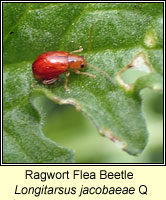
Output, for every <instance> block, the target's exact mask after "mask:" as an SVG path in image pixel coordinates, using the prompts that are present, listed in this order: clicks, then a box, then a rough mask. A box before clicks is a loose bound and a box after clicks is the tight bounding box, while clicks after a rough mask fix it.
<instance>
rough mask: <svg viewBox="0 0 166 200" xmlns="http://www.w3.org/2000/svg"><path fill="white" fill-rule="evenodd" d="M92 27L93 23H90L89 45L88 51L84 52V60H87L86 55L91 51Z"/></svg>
mask: <svg viewBox="0 0 166 200" xmlns="http://www.w3.org/2000/svg"><path fill="white" fill-rule="evenodd" d="M93 25H94V23H92V25H91V27H90V33H89V44H88V50H87V52H86V56H85V60H86V59H87V57H88V53H89V50H90V49H91V45H92V32H93Z"/></svg>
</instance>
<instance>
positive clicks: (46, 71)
mask: <svg viewBox="0 0 166 200" xmlns="http://www.w3.org/2000/svg"><path fill="white" fill-rule="evenodd" d="M91 35H92V27H91V31H90V39H89V46H88V51H89V49H90V46H91ZM82 50H83V48H82V47H80V49H79V50H76V51H72V52H71V53H67V52H65V51H48V52H45V53H43V54H41V55H40V56H38V57H37V58H36V60H35V61H34V62H33V64H32V72H33V75H34V77H35V78H36V79H37V80H39V81H42V83H43V84H46V85H47V84H52V83H54V82H55V81H56V80H58V78H59V75H60V74H62V73H64V72H65V73H66V80H65V90H66V91H68V90H69V89H68V87H67V82H68V77H69V75H70V72H69V69H70V68H71V69H73V71H74V72H75V73H76V74H83V75H86V76H89V77H92V78H95V75H92V74H89V73H86V72H80V71H79V68H85V67H86V65H88V66H90V67H92V68H95V69H96V70H98V71H99V72H101V73H103V74H104V75H105V76H106V77H107V78H108V79H109V80H110V81H111V82H112V79H111V78H110V76H109V75H108V74H107V73H105V72H104V71H102V70H101V69H99V68H97V67H95V66H93V65H91V64H89V63H86V58H87V55H88V51H87V55H86V57H85V58H84V57H83V56H78V55H76V54H75V53H77V52H81V51H82Z"/></svg>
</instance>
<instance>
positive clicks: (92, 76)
mask: <svg viewBox="0 0 166 200" xmlns="http://www.w3.org/2000/svg"><path fill="white" fill-rule="evenodd" d="M74 72H75V73H76V74H82V75H86V76H89V77H91V78H96V76H95V75H93V74H89V73H86V72H80V71H79V70H75V71H74Z"/></svg>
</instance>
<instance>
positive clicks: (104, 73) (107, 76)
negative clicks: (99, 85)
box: [87, 63, 115, 85]
mask: <svg viewBox="0 0 166 200" xmlns="http://www.w3.org/2000/svg"><path fill="white" fill-rule="evenodd" d="M87 65H88V66H89V67H91V68H93V69H96V70H97V71H99V72H100V73H102V74H103V75H104V76H105V77H106V78H107V79H108V80H109V81H110V82H111V83H112V84H113V85H115V83H114V81H113V80H112V78H111V77H110V76H109V75H108V74H107V73H106V72H104V71H103V70H101V69H99V68H98V67H96V66H94V65H92V64H90V63H87Z"/></svg>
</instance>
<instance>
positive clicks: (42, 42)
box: [3, 3, 163, 163]
mask: <svg viewBox="0 0 166 200" xmlns="http://www.w3.org/2000/svg"><path fill="white" fill-rule="evenodd" d="M3 12H4V27H3V31H4V32H3V33H4V35H3V37H4V38H3V39H4V53H3V58H4V66H3V67H4V74H3V80H4V145H3V146H4V149H3V151H4V155H3V158H4V162H7V163H12V162H17V163H19V162H22V163H24V162H25V163H27V162H29V163H48V162H50V163H61V162H73V153H72V151H71V150H69V149H66V148H64V147H61V146H59V145H58V144H56V143H55V142H54V141H51V140H50V139H48V138H46V137H45V136H44V134H43V133H42V124H43V123H44V115H43V113H42V112H41V110H42V108H41V109H39V108H37V106H36V104H35V99H36V97H39V96H41V95H42V96H43V95H44V96H46V97H47V98H49V99H51V100H52V101H54V102H55V103H58V104H71V105H73V106H74V107H75V108H76V109H77V110H78V111H80V112H82V113H83V114H84V115H85V116H86V117H88V118H89V119H90V120H91V121H92V122H93V123H94V125H95V126H96V128H97V129H98V131H99V133H100V134H101V135H103V136H106V137H108V138H109V139H110V140H112V141H113V142H115V143H117V145H118V146H119V147H120V148H122V149H123V150H124V151H126V152H128V153H129V154H132V155H137V154H139V153H141V152H142V151H143V149H144V148H145V146H146V144H147V141H148V132H147V128H146V123H145V120H144V117H143V114H142V107H141V104H142V99H141V96H140V91H141V90H142V89H144V88H146V87H149V88H152V89H156V90H160V91H161V90H162V69H163V63H162V55H163V52H162V48H163V35H162V32H163V29H162V19H163V16H162V14H163V4H162V3H118V4H117V3H87V4H81V3H27V4H25V3H3ZM92 24H93V27H92ZM91 27H92V28H93V32H92V45H91V49H90V51H89V53H88V58H87V62H88V63H90V64H92V65H95V66H97V67H98V68H99V69H101V70H103V71H104V72H105V73H106V74H107V75H109V76H110V77H111V78H112V79H113V82H114V84H113V83H112V82H111V81H110V80H109V79H108V78H107V76H106V75H105V74H102V73H100V72H98V71H96V70H95V69H92V68H90V67H87V69H86V72H88V73H91V74H94V75H96V78H95V79H93V78H90V77H87V76H82V75H77V74H74V73H71V75H70V77H69V83H68V87H69V89H70V90H69V92H66V91H65V89H64V81H65V77H64V75H63V74H62V75H61V76H60V78H59V80H58V81H56V82H55V83H54V84H52V85H43V84H41V83H36V84H35V86H34V87H32V84H34V82H35V80H34V78H33V74H32V71H31V66H32V63H33V61H34V60H35V58H36V57H37V56H38V55H40V54H41V53H43V52H46V51H57V50H65V51H67V52H71V51H73V50H75V49H79V46H82V47H83V49H84V51H83V52H82V53H80V54H79V55H86V52H87V49H88V43H89V32H90V29H91ZM130 69H134V70H135V71H136V72H139V71H142V72H143V74H142V75H140V76H139V77H138V78H137V79H136V80H134V81H133V82H132V83H128V82H127V80H125V79H124V78H123V76H124V75H125V73H126V72H129V71H130ZM127 79H128V78H127ZM55 131H56V130H55ZM110 145H111V143H110Z"/></svg>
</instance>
